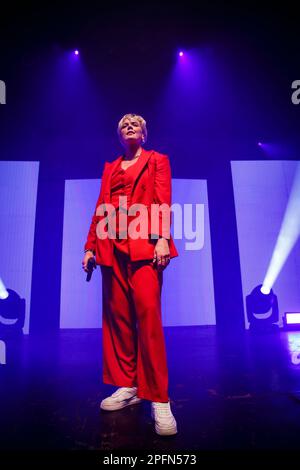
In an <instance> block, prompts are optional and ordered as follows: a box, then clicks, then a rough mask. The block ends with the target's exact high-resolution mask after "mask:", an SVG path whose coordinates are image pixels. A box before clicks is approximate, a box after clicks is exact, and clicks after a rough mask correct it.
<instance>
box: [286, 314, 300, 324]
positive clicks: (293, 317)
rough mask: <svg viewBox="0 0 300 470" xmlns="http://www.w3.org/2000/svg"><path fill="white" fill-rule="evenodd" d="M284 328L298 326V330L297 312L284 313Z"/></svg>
mask: <svg viewBox="0 0 300 470" xmlns="http://www.w3.org/2000/svg"><path fill="white" fill-rule="evenodd" d="M283 323H284V325H285V326H288V325H291V326H296V325H297V326H298V328H300V313H299V312H286V313H285V314H284V317H283Z"/></svg>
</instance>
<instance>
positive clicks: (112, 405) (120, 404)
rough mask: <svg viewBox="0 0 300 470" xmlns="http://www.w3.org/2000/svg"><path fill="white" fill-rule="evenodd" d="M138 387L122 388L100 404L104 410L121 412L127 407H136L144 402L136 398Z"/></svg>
mask: <svg viewBox="0 0 300 470" xmlns="http://www.w3.org/2000/svg"><path fill="white" fill-rule="evenodd" d="M136 391H137V388H136V387H121V388H118V389H117V390H116V391H115V392H114V393H113V394H112V395H110V397H107V398H104V400H102V402H101V403H100V408H101V409H102V410H107V411H114V410H121V409H122V408H125V406H129V405H135V404H137V403H140V402H141V401H142V399H141V398H138V397H137V396H136Z"/></svg>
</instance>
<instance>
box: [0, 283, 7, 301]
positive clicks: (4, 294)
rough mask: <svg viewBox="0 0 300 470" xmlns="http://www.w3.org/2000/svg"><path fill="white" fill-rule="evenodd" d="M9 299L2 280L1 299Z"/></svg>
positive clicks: (0, 285) (0, 284)
mask: <svg viewBox="0 0 300 470" xmlns="http://www.w3.org/2000/svg"><path fill="white" fill-rule="evenodd" d="M7 297H8V292H7V290H6V288H5V285H4V284H3V282H2V279H1V278H0V299H2V300H4V299H7Z"/></svg>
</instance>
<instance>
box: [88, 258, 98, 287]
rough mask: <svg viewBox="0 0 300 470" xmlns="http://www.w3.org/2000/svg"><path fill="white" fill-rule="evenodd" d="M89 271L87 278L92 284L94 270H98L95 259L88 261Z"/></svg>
mask: <svg viewBox="0 0 300 470" xmlns="http://www.w3.org/2000/svg"><path fill="white" fill-rule="evenodd" d="M87 269H88V273H87V276H86V281H87V282H90V280H91V278H92V274H93V271H94V269H96V261H95V258H94V257H93V258H90V259H89V260H88V263H87Z"/></svg>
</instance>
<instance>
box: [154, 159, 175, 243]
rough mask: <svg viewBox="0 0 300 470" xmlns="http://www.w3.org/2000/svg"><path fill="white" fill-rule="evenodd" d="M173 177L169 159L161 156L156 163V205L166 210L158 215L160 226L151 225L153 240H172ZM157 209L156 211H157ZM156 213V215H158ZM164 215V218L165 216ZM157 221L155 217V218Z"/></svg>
mask: <svg viewBox="0 0 300 470" xmlns="http://www.w3.org/2000/svg"><path fill="white" fill-rule="evenodd" d="M171 200H172V175H171V165H170V161H169V157H168V156H167V155H162V154H160V155H159V157H157V158H156V161H155V177H154V201H153V202H154V204H159V205H162V204H164V205H165V206H164V207H165V210H163V211H161V210H160V211H159V213H158V224H157V223H151V224H150V225H151V226H150V229H149V232H150V236H151V238H153V239H157V238H161V237H164V238H167V239H169V238H170V227H171V211H170V208H171ZM156 210H157V208H156V209H155V211H156ZM155 211H154V213H156V212H155ZM152 214H153V212H152ZM163 214H164V216H163ZM154 219H155V217H154Z"/></svg>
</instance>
